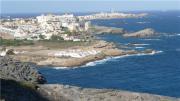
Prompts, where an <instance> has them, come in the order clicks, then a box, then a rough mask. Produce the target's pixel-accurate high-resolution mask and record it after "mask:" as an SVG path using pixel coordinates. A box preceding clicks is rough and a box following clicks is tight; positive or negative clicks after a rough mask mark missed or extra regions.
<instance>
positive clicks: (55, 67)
mask: <svg viewBox="0 0 180 101" xmlns="http://www.w3.org/2000/svg"><path fill="white" fill-rule="evenodd" d="M162 52H163V51H153V52H152V53H138V54H126V55H119V56H112V57H110V56H109V57H105V58H103V59H99V60H95V61H90V62H87V63H85V64H84V65H80V66H72V67H65V66H55V65H38V67H39V68H53V69H57V70H58V69H76V68H85V67H89V66H95V65H98V64H103V63H105V62H107V61H111V60H112V59H119V58H127V57H133V56H147V55H155V54H159V53H162Z"/></svg>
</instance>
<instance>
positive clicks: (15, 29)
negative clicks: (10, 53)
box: [0, 14, 90, 41]
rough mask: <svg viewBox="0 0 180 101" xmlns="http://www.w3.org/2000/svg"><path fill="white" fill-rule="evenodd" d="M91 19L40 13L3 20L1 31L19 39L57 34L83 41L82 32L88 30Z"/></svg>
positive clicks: (45, 37)
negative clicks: (28, 16)
mask: <svg viewBox="0 0 180 101" xmlns="http://www.w3.org/2000/svg"><path fill="white" fill-rule="evenodd" d="M89 27H90V21H84V20H81V21H79V19H78V18H77V17H76V16H74V15H73V14H64V15H53V14H47V15H40V16H37V17H36V18H24V19H23V18H14V19H4V20H1V25H0V32H1V33H6V34H11V35H12V36H14V37H15V38H18V39H28V40H39V39H50V38H51V36H53V35H57V36H59V37H61V38H62V39H63V40H73V41H81V40H83V39H84V38H82V36H81V35H80V34H82V33H84V32H87V30H88V29H89Z"/></svg>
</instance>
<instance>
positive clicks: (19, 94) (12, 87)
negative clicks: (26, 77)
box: [0, 79, 48, 101]
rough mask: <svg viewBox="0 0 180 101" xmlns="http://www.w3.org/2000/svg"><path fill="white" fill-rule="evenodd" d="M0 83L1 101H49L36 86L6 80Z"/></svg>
mask: <svg viewBox="0 0 180 101" xmlns="http://www.w3.org/2000/svg"><path fill="white" fill-rule="evenodd" d="M0 81H1V94H0V101H48V100H47V99H46V98H45V97H43V96H42V95H41V94H40V93H39V92H38V91H37V89H36V85H34V84H31V83H25V82H16V81H14V80H5V79H0Z"/></svg>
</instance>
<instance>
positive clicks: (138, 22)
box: [136, 21, 150, 24]
mask: <svg viewBox="0 0 180 101" xmlns="http://www.w3.org/2000/svg"><path fill="white" fill-rule="evenodd" d="M136 23H138V24H145V23H150V22H145V21H144V22H143V21H142V22H136Z"/></svg>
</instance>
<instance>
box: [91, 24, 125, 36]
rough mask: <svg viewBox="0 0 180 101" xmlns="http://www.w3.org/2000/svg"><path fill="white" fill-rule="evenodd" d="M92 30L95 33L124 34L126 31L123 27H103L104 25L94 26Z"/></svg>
mask: <svg viewBox="0 0 180 101" xmlns="http://www.w3.org/2000/svg"><path fill="white" fill-rule="evenodd" d="M92 31H93V32H94V33H95V34H104V33H112V34H124V33H126V31H125V30H124V29H123V28H115V27H105V26H94V27H93V28H92Z"/></svg>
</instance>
